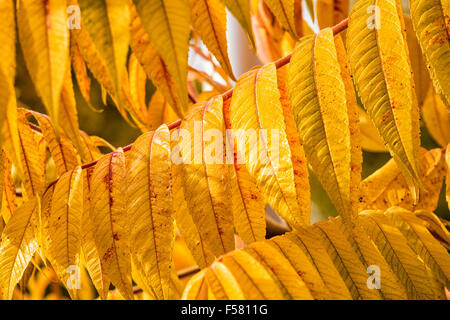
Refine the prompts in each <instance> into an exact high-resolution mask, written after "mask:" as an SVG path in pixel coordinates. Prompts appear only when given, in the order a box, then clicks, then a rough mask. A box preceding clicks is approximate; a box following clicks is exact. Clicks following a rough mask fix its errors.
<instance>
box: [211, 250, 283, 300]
mask: <svg viewBox="0 0 450 320" xmlns="http://www.w3.org/2000/svg"><path fill="white" fill-rule="evenodd" d="M219 261H220V262H222V263H223V264H224V265H225V266H226V267H227V269H228V270H229V271H230V272H231V273H232V275H233V277H234V278H235V279H236V281H237V282H238V283H239V286H240V288H241V290H242V292H243V293H244V297H245V299H247V300H280V299H287V298H288V296H289V295H288V294H287V293H286V291H284V292H283V291H282V290H281V288H280V287H279V286H278V285H277V284H276V279H274V278H273V277H272V275H273V274H271V273H270V271H269V270H268V269H267V268H266V267H264V266H263V265H262V264H261V263H260V262H258V260H256V259H255V258H253V257H252V255H250V254H249V253H247V252H245V251H243V250H236V251H233V252H232V253H229V254H227V255H226V256H223V257H222V258H221V259H219Z"/></svg>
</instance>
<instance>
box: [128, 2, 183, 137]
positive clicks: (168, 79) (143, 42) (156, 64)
mask: <svg viewBox="0 0 450 320" xmlns="http://www.w3.org/2000/svg"><path fill="white" fill-rule="evenodd" d="M130 44H131V49H132V50H133V52H134V54H135V55H136V58H137V59H138V60H139V62H140V63H141V64H142V67H143V68H144V70H145V72H146V73H147V76H148V77H149V78H150V79H151V80H152V82H153V84H154V85H155V86H156V87H157V88H158V89H159V91H160V93H161V94H162V95H163V96H164V99H165V100H166V101H167V102H168V103H169V105H170V106H171V107H172V108H173V110H174V111H175V113H176V114H177V115H178V116H179V117H182V116H183V112H184V111H183V110H184V108H185V107H184V106H183V103H187V101H184V100H182V99H180V93H179V91H178V89H177V87H176V85H175V82H174V78H173V77H172V76H171V74H170V73H169V70H168V68H167V65H166V63H165V62H164V60H163V59H162V58H161V56H160V55H159V54H158V52H157V51H156V49H155V47H154V46H153V45H152V43H151V42H150V38H149V36H148V34H147V33H146V32H145V30H144V28H143V27H142V22H141V18H140V17H139V16H138V15H137V13H136V8H135V6H134V5H132V6H131V43H130ZM186 94H187V93H186ZM155 129H156V128H155Z"/></svg>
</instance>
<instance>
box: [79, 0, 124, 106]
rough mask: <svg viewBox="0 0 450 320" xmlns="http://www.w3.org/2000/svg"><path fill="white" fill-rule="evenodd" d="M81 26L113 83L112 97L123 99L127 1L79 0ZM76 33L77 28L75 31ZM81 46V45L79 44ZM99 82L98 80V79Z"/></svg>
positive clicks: (119, 100)
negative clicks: (92, 0)
mask: <svg viewBox="0 0 450 320" xmlns="http://www.w3.org/2000/svg"><path fill="white" fill-rule="evenodd" d="M78 3H79V5H80V9H81V18H82V21H83V28H84V29H85V30H86V31H87V33H88V34H89V36H90V38H91V39H92V42H93V44H94V46H95V48H96V50H97V52H98V54H99V56H100V58H101V59H102V60H103V61H104V64H105V66H106V69H107V72H108V73H109V77H110V78H111V81H112V85H113V89H114V91H113V93H114V95H113V97H115V98H116V99H117V101H118V102H119V103H121V101H122V93H121V90H120V88H121V86H122V78H123V75H124V73H125V63H126V59H127V53H128V45H129V41H130V33H129V30H128V26H129V23H130V12H129V1H128V0H118V1H117V0H100V1H96V2H95V4H94V3H93V2H91V1H88V0H78ZM76 32H78V31H76ZM79 46H80V49H81V45H80V44H79ZM100 82H101V81H100Z"/></svg>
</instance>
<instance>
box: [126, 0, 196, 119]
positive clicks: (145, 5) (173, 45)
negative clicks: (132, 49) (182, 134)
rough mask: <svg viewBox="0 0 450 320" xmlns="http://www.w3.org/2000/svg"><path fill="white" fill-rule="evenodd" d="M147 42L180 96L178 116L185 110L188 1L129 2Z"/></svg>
mask: <svg viewBox="0 0 450 320" xmlns="http://www.w3.org/2000/svg"><path fill="white" fill-rule="evenodd" d="M133 2H134V4H135V5H136V9H137V12H138V14H139V16H140V17H141V21H142V24H143V27H144V29H145V31H146V32H147V33H148V35H149V37H150V41H151V42H152V44H153V45H154V47H155V48H156V50H157V52H158V53H159V54H160V55H161V57H162V59H163V60H164V62H165V63H166V65H167V69H168V70H169V73H170V74H171V76H172V77H173V79H174V82H175V85H176V88H177V91H178V93H179V97H180V101H181V103H180V107H181V109H175V110H176V111H177V113H179V116H180V117H182V116H183V115H184V113H185V112H186V110H187V107H188V101H187V98H188V93H187V59H188V49H189V35H190V28H189V26H190V22H191V21H190V6H189V1H188V0H133Z"/></svg>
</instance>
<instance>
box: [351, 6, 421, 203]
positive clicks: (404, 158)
mask: <svg viewBox="0 0 450 320" xmlns="http://www.w3.org/2000/svg"><path fill="white" fill-rule="evenodd" d="M373 4H374V3H373V1H370V0H359V1H357V2H356V3H355V5H354V6H353V8H352V12H351V15H350V21H349V26H348V30H347V49H348V52H349V60H350V66H351V68H352V74H353V76H354V81H355V84H356V87H357V89H358V92H359V95H360V97H361V100H362V103H363V105H364V108H365V109H366V110H367V111H368V113H369V115H370V117H371V118H372V120H373V121H374V123H375V126H376V127H377V128H378V131H379V133H380V136H381V137H382V138H383V140H384V141H385V143H386V145H387V147H388V148H389V151H390V153H391V155H392V156H393V158H394V159H395V161H396V162H397V164H398V166H399V167H400V170H401V171H402V174H403V175H404V176H405V179H406V180H407V182H408V186H409V187H410V189H411V194H412V195H413V199H414V201H417V199H418V197H419V195H418V187H419V185H420V184H421V183H420V176H419V168H418V164H417V159H418V157H419V145H420V141H419V135H420V132H419V110H418V106H417V99H416V95H415V91H414V82H413V78H412V77H411V74H412V69H411V65H410V61H409V55H408V47H407V44H406V35H405V34H404V33H403V28H404V22H403V15H402V12H401V8H400V7H397V5H398V3H397V1H396V0H380V1H377V2H376V5H375V6H373ZM368 8H369V9H370V8H372V10H368ZM373 11H374V12H373Z"/></svg>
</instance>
